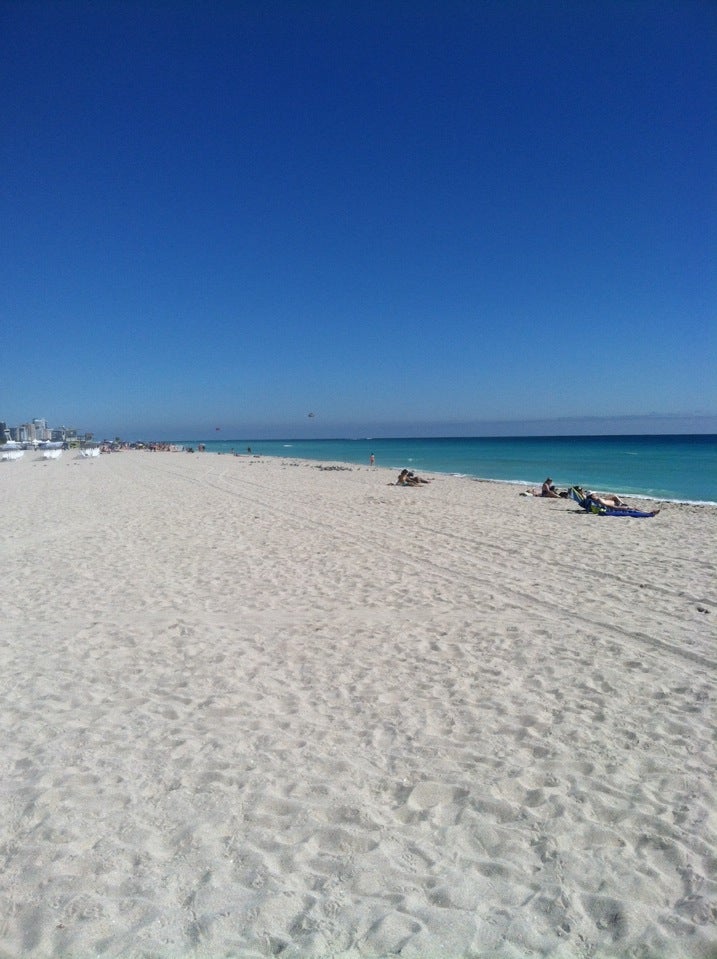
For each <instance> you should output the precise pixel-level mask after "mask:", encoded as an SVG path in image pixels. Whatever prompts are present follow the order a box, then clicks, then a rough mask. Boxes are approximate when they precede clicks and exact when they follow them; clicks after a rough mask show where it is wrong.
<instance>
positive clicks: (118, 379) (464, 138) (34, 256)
mask: <svg viewBox="0 0 717 959" xmlns="http://www.w3.org/2000/svg"><path fill="white" fill-rule="evenodd" d="M716 47H717V5H715V4H713V3H711V2H707V0H705V2H700V0H684V2H681V3H675V2H672V0H670V2H664V3H662V2H640V0H635V2H629V3H626V2H624V0H619V2H614V3H611V2H609V0H600V2H595V3H593V2H574V0H570V2H567V0H566V2H542V3H541V2H537V0H535V2H532V0H531V2H518V0H516V2H511V0H500V2H490V0H487V2H479V0H471V2H462V0H460V2H459V0H441V2H438V0H435V2H431V3H424V2H421V0H410V2H408V0H407V2H403V0H396V2H392V0H382V2H351V3H348V2H346V0H336V2H334V0H324V2H320V3H319V2H309V0H307V2H302V0H294V2H289V0H285V2H272V0H266V2H241V0H237V2H233V3H218V2H211V0H210V2H204V3H201V4H200V3H189V2H186V3H182V2H176V0H175V2H169V0H166V2H161V0H154V2H152V0H147V2H142V3H135V2H132V0H122V2H115V3H113V2H109V0H103V2H100V3H97V2H92V3H83V2H72V0H67V2H63V3H55V2H52V3H42V2H34V3H31V2H22V0H15V2H13V0H8V2H5V3H3V4H2V5H1V6H0V123H1V129H2V138H1V143H0V217H1V222H2V224H3V228H2V230H1V231H0V348H1V349H2V357H3V360H2V363H1V364H0V420H6V421H7V422H8V423H10V424H12V425H15V424H17V423H20V422H23V421H27V420H28V419H31V418H33V417H45V418H47V419H48V420H49V421H50V422H51V423H52V424H53V425H60V424H65V425H73V426H76V427H78V428H80V429H83V430H85V429H88V430H93V431H94V432H96V433H97V434H101V435H108V436H109V435H118V434H119V435H122V436H127V437H132V436H144V437H149V436H155V437H172V436H175V437H180V436H181V437H186V436H195V437H196V436H200V437H201V436H210V435H211V436H213V435H214V433H215V429H216V427H217V426H220V427H221V429H222V435H223V436H225V437H229V436H230V435H231V436H237V437H241V436H254V437H261V436H265V437H271V436H287V437H290V436H309V435H316V436H343V435H416V434H418V435H421V434H435V433H446V434H459V433H469V434H470V433H474V434H478V435H480V434H483V433H485V434H488V433H491V432H492V433H495V432H505V433H507V434H509V435H510V434H514V433H519V432H530V431H533V430H534V431H535V432H540V433H545V432H553V431H554V432H556V433H559V432H565V431H566V425H565V424H566V420H565V417H571V418H574V419H570V420H569V421H568V422H569V428H568V431H572V432H582V431H583V430H582V429H581V424H583V425H584V426H585V430H584V431H587V432H602V431H605V432H633V431H643V430H644V431H646V432H654V431H658V432H660V431H665V432H673V431H674V432H680V431H691V430H693V429H694V430H695V431H705V430H707V431H716V430H717V378H716V376H715V353H716V350H715V347H716V346H717V342H716V339H717V338H716V336H715V330H716V324H715V305H716V303H717V280H716V277H717V272H716V271H715V269H714V265H715V262H717V257H716V255H715V254H716V253H717V249H716V244H715V223H716V222H717V217H716V214H717V168H716V160H715V157H717V122H716V121H717V106H716V105H717V95H716V94H717V82H716V81H717V66H716V63H717V58H715V56H714V51H715V49H716ZM310 411H311V412H314V413H315V414H316V415H315V417H314V418H312V419H311V420H309V419H308V417H307V413H308V412H310ZM595 417H597V420H596V419H595ZM583 418H586V419H585V420H583ZM587 418H589V419H587ZM553 421H555V422H554V423H553V427H552V428H551V423H552V422H553ZM596 423H597V427H596V425H595V424H596ZM546 424H547V425H546Z"/></svg>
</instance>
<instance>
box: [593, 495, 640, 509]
mask: <svg viewBox="0 0 717 959" xmlns="http://www.w3.org/2000/svg"><path fill="white" fill-rule="evenodd" d="M585 495H586V496H588V497H589V498H590V499H591V500H592V501H593V502H594V503H597V504H598V506H613V507H614V506H622V508H623V509H630V507H629V506H628V504H627V503H626V502H625V500H624V499H620V497H619V496H618V495H617V493H605V495H604V496H600V495H599V494H598V493H590V492H587V493H586V494H585Z"/></svg>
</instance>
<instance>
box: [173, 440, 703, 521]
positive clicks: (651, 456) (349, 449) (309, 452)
mask: <svg viewBox="0 0 717 959" xmlns="http://www.w3.org/2000/svg"><path fill="white" fill-rule="evenodd" d="M178 442H182V443H183V444H184V445H187V446H193V447H194V448H195V449H196V448H197V445H198V444H199V443H202V442H203V443H205V445H206V449H207V452H213V453H232V452H236V453H240V454H241V453H243V454H245V453H246V452H247V448H248V447H251V450H252V453H254V454H255V455H256V454H258V455H261V456H285V457H297V458H299V459H306V460H320V461H324V462H326V461H331V462H342V463H352V464H361V465H363V466H367V465H368V464H369V457H370V455H371V453H373V454H374V456H375V459H376V465H377V466H383V467H387V468H389V469H395V470H396V471H398V470H400V469H403V468H404V467H407V468H408V469H412V470H414V471H415V472H416V473H420V472H421V471H422V470H423V471H426V472H432V473H450V474H453V475H461V476H470V477H474V478H476V479H484V480H498V481H501V482H508V483H518V484H522V485H525V486H526V487H531V486H539V485H540V484H541V483H542V482H543V480H544V479H545V478H546V477H547V476H550V477H551V478H552V480H553V482H554V483H555V485H556V486H557V487H558V488H559V489H560V488H564V487H568V486H572V485H574V484H579V485H580V486H583V487H584V488H586V489H595V490H600V491H602V492H614V493H619V494H621V495H629V496H633V497H647V498H652V499H659V500H673V501H678V502H692V503H711V504H717V435H715V434H700V435H674V436H532V437H514V438H510V437H485V438H481V437H441V438H427V439H385V438H381V439H369V438H366V439H322V440H316V439H314V440H312V439H302V440H257V439H235V440H221V441H217V440H181V441H178Z"/></svg>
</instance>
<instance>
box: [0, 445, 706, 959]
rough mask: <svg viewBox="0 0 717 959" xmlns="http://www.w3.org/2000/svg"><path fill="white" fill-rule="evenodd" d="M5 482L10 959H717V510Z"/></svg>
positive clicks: (512, 491)
mask: <svg viewBox="0 0 717 959" xmlns="http://www.w3.org/2000/svg"><path fill="white" fill-rule="evenodd" d="M393 478H394V477H393V474H389V473H387V472H386V471H384V470H376V469H374V470H369V469H367V468H358V467H354V468H351V469H341V470H326V469H320V468H318V467H317V465H316V464H310V463H305V462H294V461H290V460H278V459H276V460H264V459H259V458H250V457H232V456H213V455H195V456H189V455H186V454H179V453H176V454H172V453H164V454H161V453H160V454H151V453H120V454H112V455H109V456H102V457H99V458H98V459H94V460H89V459H87V460H79V459H75V458H71V457H69V456H67V455H66V456H64V457H62V458H61V459H59V460H56V461H47V460H41V459H37V458H32V457H28V456H26V457H24V458H23V459H22V460H21V461H17V462H8V463H4V464H2V467H1V468H0V488H1V489H2V501H3V504H4V510H3V517H4V518H3V524H2V528H1V529H0V556H1V557H2V585H3V598H2V611H1V622H2V635H1V636H0V666H1V669H0V692H1V694H2V700H1V701H2V708H1V710H0V717H1V718H0V956H1V957H3V959H7V957H45V956H57V957H60V956H62V957H86V956H89V955H108V956H148V957H149V956H152V957H179V956H202V957H205V956H206V957H218V956H223V957H225V956H236V957H259V956H272V955H277V956H278V955H280V956H282V957H284V959H287V957H290V959H297V957H328V956H333V957H339V956H341V957H344V956H345V957H357V959H358V957H378V956H389V955H398V954H400V955H401V956H402V957H416V959H418V957H421V959H434V957H474V959H479V957H480V959H482V957H501V959H503V957H505V959H508V957H510V959H526V957H532V956H535V957H537V956H556V957H561V959H573V957H583V959H587V957H602V956H604V957H608V956H610V957H626V956H630V957H641V959H647V957H660V959H663V957H664V959H667V957H669V959H695V957H703V959H707V957H712V956H714V955H715V954H716V951H717V931H716V928H715V918H716V909H717V884H716V883H715V880H714V878H713V877H714V876H715V874H716V871H717V870H716V868H715V867H716V866H717V841H716V838H715V820H714V805H713V793H712V788H713V783H714V773H715V761H714V760H715V751H714V735H713V725H712V721H713V714H712V704H713V702H714V695H715V663H716V662H717V653H716V651H715V645H714V639H715V619H716V618H717V603H716V599H717V596H716V593H717V579H716V577H715V542H717V535H716V534H717V510H715V509H712V508H708V507H689V506H678V505H670V504H668V505H665V506H664V507H663V510H662V512H661V513H660V515H659V516H658V517H657V518H655V519H648V520H636V519H627V520H625V519H611V518H600V517H592V516H588V515H586V514H583V513H581V512H580V511H579V510H578V508H577V507H576V505H575V504H574V503H572V502H569V501H563V500H555V501H542V500H540V499H534V498H532V497H529V498H524V497H520V496H519V495H518V493H519V488H515V487H511V486H507V485H498V484H488V483H480V482H474V481H470V480H466V479H460V478H455V477H446V476H440V477H435V478H434V481H433V482H432V483H431V484H430V485H428V486H425V487H421V488H417V489H403V488H399V487H395V486H392V485H389V482H390V481H392V480H393Z"/></svg>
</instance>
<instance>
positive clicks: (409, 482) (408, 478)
mask: <svg viewBox="0 0 717 959" xmlns="http://www.w3.org/2000/svg"><path fill="white" fill-rule="evenodd" d="M430 482H431V481H430V480H427V479H422V478H421V477H420V476H416V474H415V473H412V472H410V471H409V470H401V472H400V473H399V474H398V479H397V480H396V484H395V485H396V486H420V485H421V484H422V483H430Z"/></svg>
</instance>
